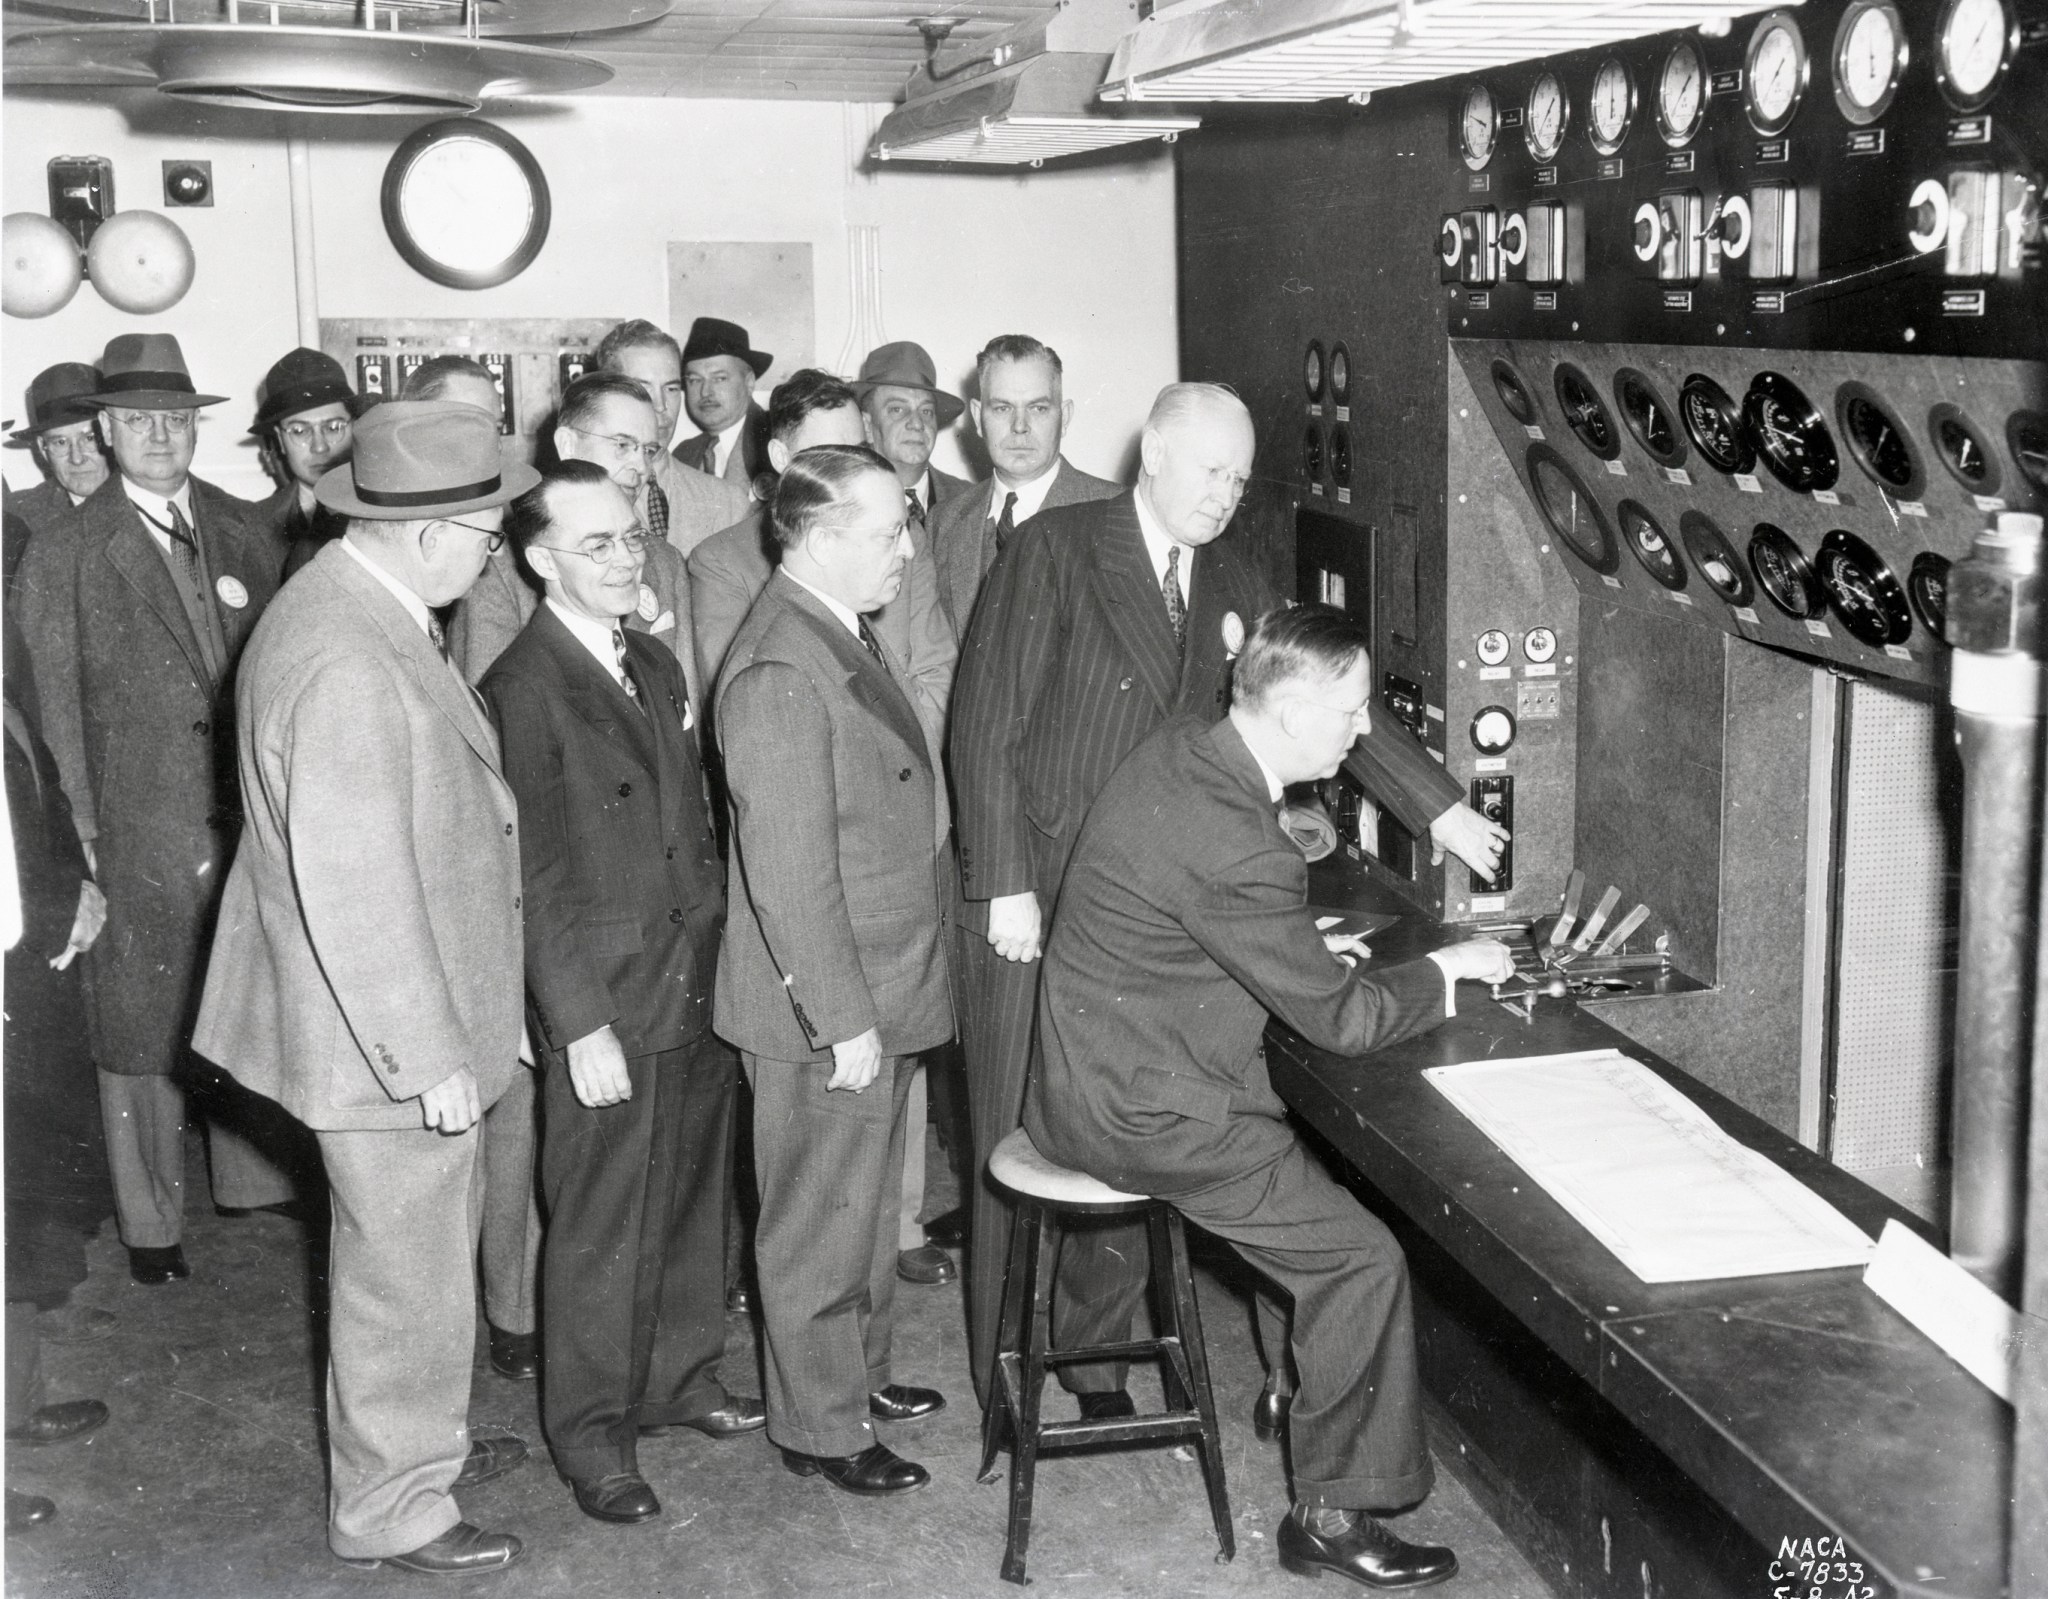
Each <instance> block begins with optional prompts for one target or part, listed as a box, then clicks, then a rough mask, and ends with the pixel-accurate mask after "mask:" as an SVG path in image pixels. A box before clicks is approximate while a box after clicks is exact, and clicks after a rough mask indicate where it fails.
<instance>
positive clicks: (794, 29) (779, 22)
mask: <svg viewBox="0 0 2048 1599" xmlns="http://www.w3.org/2000/svg"><path fill="white" fill-rule="evenodd" d="M1051 10H1052V7H1050V6H1047V5H1002V4H988V3H984V0H967V3H954V4H925V5H920V4H918V0H677V5H676V8H675V10H673V11H672V12H670V13H669V14H668V15H667V16H666V17H663V18H662V19H661V20H660V21H659V22H655V23H650V24H648V25H646V26H644V27H639V28H633V29H628V30H626V31H623V32H619V33H591V34H579V35H575V36H572V37H570V38H566V39H564V38H554V39H550V40H549V41H547V42H548V43H550V44H556V45H561V46H563V47H565V48H567V49H572V50H580V51H583V52H585V53H586V54H589V55H594V56H596V57H597V58H598V59H599V60H601V61H603V62H604V63H605V64H606V65H607V66H609V67H611V68H612V69H613V70H614V71H615V72H616V73H617V74H618V76H616V77H615V78H613V79H612V81H611V82H610V83H608V84H606V85H605V86H604V87H603V88H602V89H598V90H595V91H592V92H595V93H598V94H630V95H643V96H663V95H688V96H695V97H698V98H728V99H745V100H759V99H777V100H866V101H895V100H898V99H900V98H901V97H902V94H903V85H904V82H905V81H906V80H907V79H908V78H909V76H910V73H911V69H912V68H914V67H916V66H917V65H918V63H919V62H921V61H922V60H923V59H924V40H923V39H922V38H921V37H920V36H919V34H918V31H917V29H915V28H914V27H912V26H911V22H910V19H911V18H912V17H946V18H953V19H957V20H958V22H959V26H958V27H957V28H956V29H955V30H954V32H953V34H952V36H951V38H950V39H949V40H948V42H947V46H946V53H947V55H949V56H950V55H952V54H953V53H954V52H955V51H957V50H958V48H959V46H961V45H962V44H965V43H968V42H970V41H972V40H974V39H977V38H982V37H985V36H987V35H989V34H992V33H1000V32H1002V31H1003V30H1004V29H1005V28H1008V27H1011V26H1012V25H1014V24H1016V23H1019V22H1023V21H1026V20H1028V19H1031V18H1034V17H1040V16H1044V15H1045V14H1047V13H1048V12H1049V11H1051Z"/></svg>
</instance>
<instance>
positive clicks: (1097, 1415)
mask: <svg viewBox="0 0 2048 1599" xmlns="http://www.w3.org/2000/svg"><path fill="white" fill-rule="evenodd" d="M1074 1399H1075V1401H1076V1402H1077V1403H1078V1404H1079V1405H1080V1407H1081V1419H1082V1420H1083V1421H1118V1420H1121V1419H1122V1418H1123V1417H1125V1416H1135V1415H1136V1414H1137V1413H1138V1407H1137V1406H1136V1405H1134V1404H1132V1403H1131V1396H1130V1394H1129V1393H1127V1392H1126V1391H1125V1390H1123V1389H1121V1388H1111V1389H1109V1390H1108V1391H1107V1392H1105V1393H1098V1394H1076V1395H1074Z"/></svg>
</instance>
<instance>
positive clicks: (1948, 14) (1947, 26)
mask: <svg viewBox="0 0 2048 1599" xmlns="http://www.w3.org/2000/svg"><path fill="white" fill-rule="evenodd" d="M2013 33H2014V29H2013V25H2012V17H2011V15H2010V14H2009V13H2008V12H2007V10H2006V8H2005V0H1949V3H1948V8H1947V9H1946V10H1945V11H1943V12H1942V15H1941V26H1940V28H1939V30H1938V31H1937V34H1936V42H1935V76H1936V77H1937V78H1939V79H1940V80H1941V88H1942V92H1943V93H1944V94H1946V95H1947V96H1948V98H1949V101H1950V103H1951V104H1953V105H1955V106H1956V107H1957V108H1958V109H1960V110H1963V111H1974V110H1976V109H1977V108H1978V107H1979V106H1981V105H1985V104H1987V103H1988V102H1989V101H1990V99H1991V97H1992V96H1993V95H1994V94H1996V93H1997V92H1998V85H1999V81H2000V80H2001V79H2002V78H2004V76H2005V69H2006V66H2007V63H2008V61H2009V60H2010V58H2011V55H2012V48H2013Z"/></svg>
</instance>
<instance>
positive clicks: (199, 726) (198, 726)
mask: <svg viewBox="0 0 2048 1599" xmlns="http://www.w3.org/2000/svg"><path fill="white" fill-rule="evenodd" d="M192 731H193V732H195V733H204V732H205V731H206V724H205V723H204V722H194V723H193V724H192Z"/></svg>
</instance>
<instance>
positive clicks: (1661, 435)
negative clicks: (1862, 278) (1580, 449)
mask: <svg viewBox="0 0 2048 1599" xmlns="http://www.w3.org/2000/svg"><path fill="white" fill-rule="evenodd" d="M1493 381H1494V388H1495V390H1496V392H1497V393H1498V394H1499V395H1500V399H1501V403H1502V404H1503V405H1505V406H1506V407H1507V408H1508V412H1509V414H1510V415H1512V416H1513V417H1514V418H1515V420H1516V421H1518V422H1520V423H1521V424H1523V426H1525V427H1528V426H1531V425H1534V424H1535V423H1536V421H1537V408H1536V403H1535V400H1534V399H1533V397H1532V396H1531V395H1530V393H1529V390H1528V388H1527V386H1526V384H1525V383H1524V381H1523V379H1522V376H1521V374H1520V373H1519V372H1517V371H1516V370H1515V368H1514V367H1513V366H1511V365H1509V364H1508V362H1506V361H1505V360H1501V361H1496V362H1495V363H1494V367H1493ZM1552 387H1553V389H1554V391H1555V393H1556V396H1557V404H1558V407H1559V410H1560V411H1561V412H1562V414H1563V416H1564V421H1565V425H1566V426H1567V427H1568V428H1569V429H1570V430H1571V432H1572V435H1573V437H1575V438H1576V439H1577V440H1578V442H1579V443H1580V444H1581V445H1583V446H1584V447H1585V449H1586V450H1587V451H1589V452H1590V453H1591V454H1592V455H1594V456H1596V457H1598V458H1599V459H1600V460H1602V461H1612V460H1614V459H1615V458H1616V457H1618V456H1619V455H1620V454H1621V426H1618V425H1617V424H1616V422H1615V420H1614V417H1613V414H1612V413H1611V412H1610V411H1609V410H1608V407H1607V402H1606V399H1605V398H1604V396H1603V395H1602V393H1601V390H1600V388H1599V386H1598V385H1597V384H1595V383H1594V381H1593V380H1592V379H1591V378H1590V377H1588V376H1587V374H1586V373H1585V372H1584V371H1582V370H1581V369H1580V368H1578V367H1577V366H1574V365H1573V364H1572V363H1571V362H1569V361H1564V362H1560V363H1559V364H1558V366H1557V369H1556V371H1555V372H1554V373H1553V375H1552ZM1612 392H1613V395H1614V402H1615V409H1616V410H1618V411H1619V412H1620V416H1621V425H1625V426H1626V427H1627V429H1628V431H1629V432H1630V433H1631V434H1632V435H1634V437H1635V440H1636V442H1637V443H1638V444H1639V445H1641V446H1642V448H1643V450H1644V451H1645V453H1647V454H1648V455H1649V457H1650V458H1651V459H1652V460H1653V461H1655V462H1656V463H1657V464H1658V465H1659V466H1661V467H1663V468H1665V469H1666V470H1667V471H1680V470H1682V469H1683V468H1684V467H1685V464H1686V462H1687V460H1688V458H1689V454H1690V452H1689V451H1688V449H1687V445H1688V442H1689V443H1690V445H1691V449H1692V450H1696V451H1698V452H1699V454H1700V456H1701V458H1702V459H1704V460H1705V461H1706V462H1707V464H1708V465H1709V466H1711V467H1713V468H1714V469H1715V470H1716V471H1719V472H1723V473H1726V474H1727V475H1728V476H1730V477H1733V478H1736V479H1737V480H1738V481H1740V480H1741V479H1743V478H1745V477H1751V476H1752V474H1753V473H1754V472H1755V469H1756V467H1757V464H1758V463H1759V462H1761V463H1762V464H1763V466H1764V467H1765V469H1766V470H1768V471H1769V472H1770V474H1771V476H1773V477H1775V478H1776V479H1777V480H1778V481H1779V482H1780V483H1782V484H1784V485H1785V487H1786V488H1788V489H1791V490H1792V491H1793V492H1794V493H1796V494H1825V493H1828V492H1831V491H1832V490H1833V489H1834V487H1835V484H1836V482H1837V481H1838V480H1839V478H1840V476H1841V451H1840V450H1839V449H1838V448H1837V446H1836V443H1835V434H1834V432H1833V431H1831V430H1830V428H1829V426H1828V421H1827V418H1826V417H1825V416H1823V415H1822V414H1821V411H1820V409H1819V408H1818V407H1817V406H1816V405H1815V404H1814V403H1813V401H1812V400H1810V399H1808V398H1807V396H1806V394H1805V393H1804V392H1803V391H1802V390H1801V389H1800V388H1799V386H1798V385H1797V384H1796V383H1794V382H1793V381H1792V380H1791V379H1790V378H1788V377H1786V376H1785V375H1784V374H1782V373H1779V372H1759V373H1758V374H1757V375H1756V376H1755V377H1754V378H1753V379H1752V380H1751V382H1750V385H1749V388H1748V390H1747V391H1746V392H1745V393H1744V395H1743V397H1742V399H1741V400H1740V401H1737V400H1736V399H1735V398H1734V397H1733V396H1732V395H1730V394H1729V393H1728V391H1727V390H1726V389H1724V388H1722V387H1721V385H1720V384H1719V383H1717V382H1715V381H1714V379H1712V378H1710V377H1708V376H1707V375H1706V374H1705V373H1703V372H1695V373H1692V374H1691V375H1689V376H1688V377H1687V378H1686V379H1685V381H1684V383H1683V384H1682V385H1681V386H1680V388H1679V391H1678V401H1677V406H1676V409H1675V413H1674V409H1673V407H1672V406H1670V405H1668V404H1667V403H1666V402H1665V400H1664V397H1663V395H1662V393H1661V392H1660V391H1659V389H1658V387H1657V385H1656V383H1655V382H1654V381H1653V380H1652V379H1651V378H1650V377H1649V376H1648V375H1646V374H1645V373H1643V372H1640V371H1637V370H1636V369H1635V368H1633V367H1623V368H1622V369H1621V370H1620V371H1618V372H1616V373H1615V375H1614V383H1613V389H1612ZM1834 399H1835V404H1834V414H1835V423H1836V426H1837V427H1838V428H1839V429H1840V432H1841V437H1842V439H1843V441H1844V442H1845V443H1846V445H1847V447H1848V454H1849V456H1850V458H1851V459H1852V460H1854V461H1855V462H1856V464H1857V466H1859V467H1860V468H1861V469H1862V470H1863V473H1864V475H1865V476H1867V477H1868V478H1869V479H1870V480H1871V481H1872V482H1873V483H1875V484H1877V485H1878V486H1879V487H1880V488H1882V489H1883V490H1885V492H1886V493H1888V494H1890V495H1891V496H1892V497H1893V498H1894V499H1895V500H1902V501H1908V502H1917V501H1919V500H1920V499H1921V498H1922V497H1923V496H1924V495H1925V494H1926V491H1927V473H1926V470H1925V468H1924V467H1923V465H1922V457H1921V447H1920V445H1919V444H1918V443H1917V442H1916V441H1915V437H1914V434H1913V431H1912V430H1911V429H1910V428H1908V427H1907V426H1906V424H1905V423H1904V422H1903V421H1902V420H1901V419H1900V418H1899V417H1898V416H1897V415H1896V414H1895V413H1894V412H1893V411H1892V409H1891V407H1890V406H1888V405H1887V404H1886V403H1885V401H1884V400H1883V399H1882V398H1880V397H1879V396H1878V394H1877V392H1876V391H1875V390H1873V389H1871V388H1870V387H1869V386H1868V385H1867V384H1863V383H1858V382H1848V383H1843V384H1840V385H1839V386H1838V387H1837V388H1836V390H1835V397H1834ZM2005 434H2006V445H2007V448H2008V449H2009V450H2010V452H2011V454H2012V458H2013V460H2014V461H2015V462H2016V463H2018V465H2019V467H2020V470H2021V472H2022V473H2023V474H2024V475H2025V476H2026V477H2027V479H2028V481H2029V482H2030V483H2031V484H2032V486H2033V488H2034V489H2035V490H2038V491H2041V492H2044V493H2048V416H2044V415H2042V414H2041V413H2039V412H2036V411H2015V412H2014V413H2013V414H2012V415H2011V416H2010V417H2008V418H2007V420H2006V427H2005ZM1926 438H1927V442H1928V443H1929V444H1930V445H1932V447H1933V450H1932V453H1933V455H1934V458H1935V459H1936V460H1937V461H1939V462H1940V463H1941V464H1942V466H1943V467H1944V468H1945V469H1946V470H1947V472H1948V474H1949V476H1950V477H1951V478H1953V479H1954V480H1955V481H1956V482H1957V483H1958V484H1960V485H1961V486H1962V488H1963V489H1965V490H1966V491H1967V492H1969V493H1970V494H1972V495H1981V496H1991V495H1996V494H1997V493H1999V491H2000V487H2001V482H2000V480H2001V475H2002V474H2001V472H2000V468H1999V461H1998V454H1997V451H1996V450H1995V449H1994V448H1993V446H1992V443H1991V438H1990V436H1989V435H1988V434H1987V433H1986V432H1985V431H1984V430H1983V428H1982V427H1981V426H1980V425H1979V424H1978V423H1976V422H1975V421H1973V420H1972V419H1971V418H1970V417H1969V416H1968V415H1967V414H1966V413H1965V412H1964V411H1963V410H1962V409H1961V408H1960V407H1958V406H1956V405H1954V404H1952V403H1950V402H1947V401H1943V402H1942V403H1940V404H1938V405H1936V406H1934V407H1933V408H1932V410H1930V411H1929V413H1928V416H1927V426H1926Z"/></svg>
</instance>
